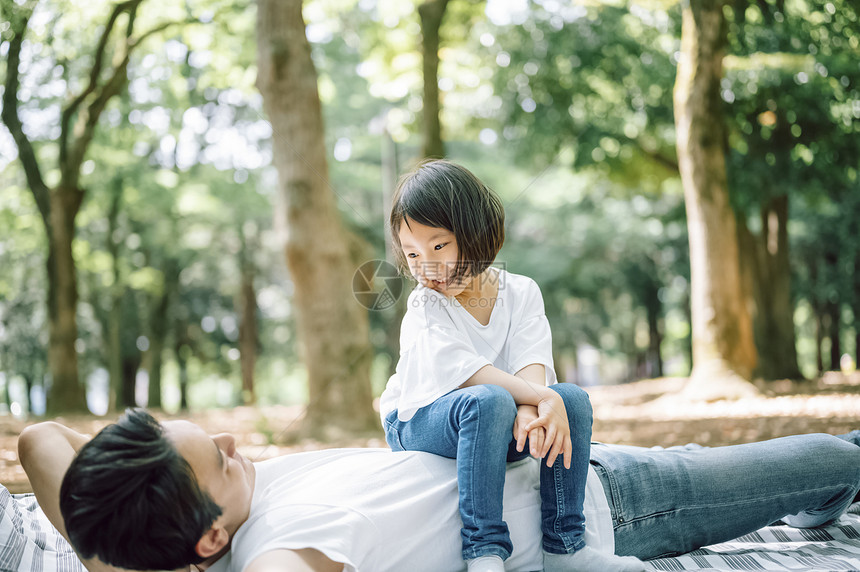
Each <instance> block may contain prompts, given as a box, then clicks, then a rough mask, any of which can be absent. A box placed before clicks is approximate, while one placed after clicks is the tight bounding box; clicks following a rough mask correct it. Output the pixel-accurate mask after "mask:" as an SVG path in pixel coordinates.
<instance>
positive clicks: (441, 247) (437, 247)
mask: <svg viewBox="0 0 860 572" xmlns="http://www.w3.org/2000/svg"><path fill="white" fill-rule="evenodd" d="M446 244H448V243H447V242H445V243H442V244H437V245H436V246H434V247H433V248H434V249H435V250H442V249H443V248H444V247H445V245H446Z"/></svg>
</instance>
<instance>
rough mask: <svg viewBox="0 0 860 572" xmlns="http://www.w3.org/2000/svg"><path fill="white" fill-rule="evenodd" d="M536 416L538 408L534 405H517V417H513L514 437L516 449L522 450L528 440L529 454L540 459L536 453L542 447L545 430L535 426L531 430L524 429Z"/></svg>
mask: <svg viewBox="0 0 860 572" xmlns="http://www.w3.org/2000/svg"><path fill="white" fill-rule="evenodd" d="M537 418H538V410H537V407H535V406H534V405H519V406H517V417H516V419H514V430H513V433H514V439H516V440H517V451H522V450H523V447H525V445H526V439H528V442H529V454H530V455H531V456H532V457H534V458H535V459H540V455H539V454H538V453H539V452H540V451H541V450H542V449H543V443H544V439H545V438H546V430H545V429H544V428H543V427H535V428H533V429H532V430H531V431H527V430H526V426H528V425H529V424H530V423H531V422H532V421H535V420H536V419H537Z"/></svg>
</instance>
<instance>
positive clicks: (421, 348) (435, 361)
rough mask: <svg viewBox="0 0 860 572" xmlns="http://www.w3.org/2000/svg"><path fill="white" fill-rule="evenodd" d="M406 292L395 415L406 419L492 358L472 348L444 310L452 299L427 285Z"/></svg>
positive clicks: (458, 384) (467, 377) (464, 334)
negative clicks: (405, 311)
mask: <svg viewBox="0 0 860 572" xmlns="http://www.w3.org/2000/svg"><path fill="white" fill-rule="evenodd" d="M414 294H416V295H413V296H410V300H409V304H410V307H409V309H408V310H407V314H406V316H404V318H403V324H402V326H401V329H400V360H399V361H398V362H397V369H396V371H397V377H398V379H399V381H400V397H399V399H398V402H397V417H398V418H399V419H400V420H401V421H409V420H410V419H412V416H413V415H414V414H415V412H416V411H417V410H418V409H420V408H421V407H424V406H425V405H429V404H430V403H433V402H434V401H435V400H436V399H438V398H439V397H442V396H443V395H445V394H446V393H448V392H449V391H453V390H454V389H457V388H458V387H459V386H460V385H462V384H463V383H464V382H465V381H466V380H468V379H469V378H470V377H472V375H473V374H474V373H475V372H476V371H478V370H479V369H481V368H482V367H484V366H485V365H491V364H492V362H491V361H490V360H488V359H487V358H486V357H483V356H481V355H480V354H479V353H478V352H477V351H475V348H474V346H473V345H472V342H471V341H470V340H469V337H468V334H466V333H465V332H462V331H460V330H459V329H458V328H457V327H456V325H455V324H454V321H453V319H452V318H451V316H450V314H449V313H448V311H449V310H451V304H452V302H451V301H450V300H449V299H447V298H445V297H444V296H442V295H441V294H439V293H438V292H434V291H433V290H430V289H428V288H420V289H417V290H416V292H415V293H414Z"/></svg>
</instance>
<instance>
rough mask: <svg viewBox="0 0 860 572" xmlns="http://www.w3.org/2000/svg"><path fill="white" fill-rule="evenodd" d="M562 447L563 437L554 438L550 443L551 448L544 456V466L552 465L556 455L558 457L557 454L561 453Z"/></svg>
mask: <svg viewBox="0 0 860 572" xmlns="http://www.w3.org/2000/svg"><path fill="white" fill-rule="evenodd" d="M559 437H561V436H560V435H559ZM563 449H564V439H563V438H559V439H556V440H555V442H554V443H553V444H552V449H551V450H550V452H549V455H547V458H546V466H547V467H552V464H553V463H555V459H556V457H558V454H559V453H561V452H562V450H563ZM568 465H569V463H568Z"/></svg>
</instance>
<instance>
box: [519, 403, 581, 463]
mask: <svg viewBox="0 0 860 572" xmlns="http://www.w3.org/2000/svg"><path fill="white" fill-rule="evenodd" d="M537 413H538V418H537V419H535V420H534V421H532V422H531V423H529V424H528V425H526V427H525V430H526V431H531V430H532V429H534V428H536V427H543V428H544V430H545V431H546V436H545V438H544V442H543V446H542V447H541V448H540V449H539V452H540V456H541V457H546V466H547V467H552V465H553V463H555V459H556V457H558V456H559V455H564V457H563V458H564V468H565V469H569V468H570V459H571V454H572V448H573V446H572V444H571V442H570V423H569V422H568V420H567V410H566V409H565V407H564V400H562V398H561V396H560V395H559V394H558V393H556V392H554V391H552V390H549V392H548V393H547V395H546V396H545V397H544V398H543V399H541V400H540V402H539V403H538V405H537Z"/></svg>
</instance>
